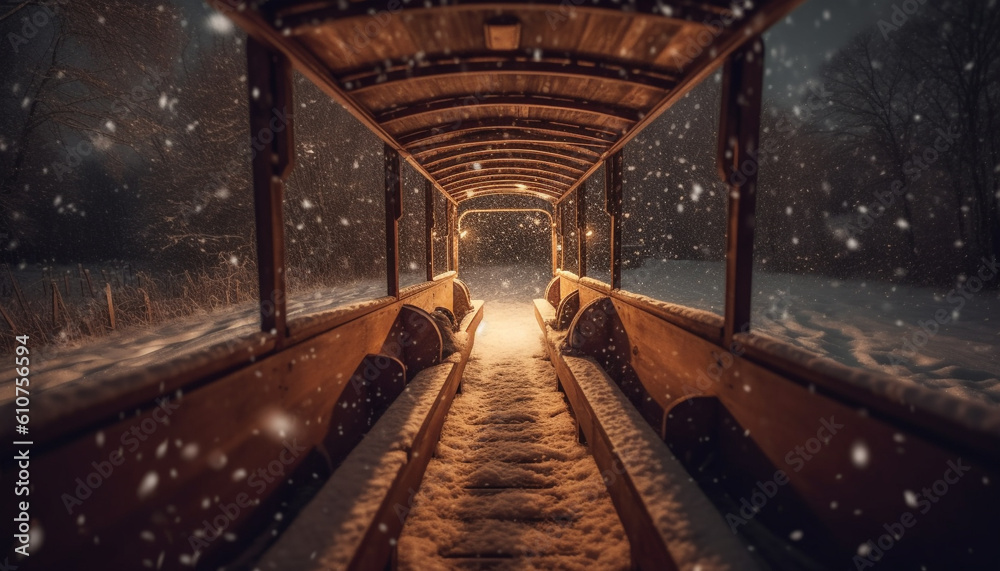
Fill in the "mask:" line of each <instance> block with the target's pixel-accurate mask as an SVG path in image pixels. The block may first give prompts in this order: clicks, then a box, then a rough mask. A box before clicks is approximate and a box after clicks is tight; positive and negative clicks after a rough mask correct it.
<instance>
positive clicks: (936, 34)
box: [753, 0, 1000, 403]
mask: <svg viewBox="0 0 1000 571" xmlns="http://www.w3.org/2000/svg"><path fill="white" fill-rule="evenodd" d="M810 4H811V5H812V6H813V8H814V9H815V10H822V9H826V10H835V9H840V8H841V3H838V2H834V1H833V0H817V2H816V3H810ZM929 4H934V5H936V7H935V8H934V9H932V8H931V7H930V6H928V8H927V9H924V10H922V11H920V12H918V13H917V14H914V15H913V16H912V17H911V18H910V20H908V21H907V23H906V26H904V27H901V28H900V29H899V30H898V31H894V32H893V34H892V36H891V37H890V39H889V40H886V38H885V37H884V36H883V34H882V33H881V32H879V30H878V26H877V21H878V18H879V16H878V15H877V14H872V17H871V18H870V19H864V18H862V19H855V20H852V19H844V18H839V19H834V20H833V21H831V22H829V23H824V26H826V27H828V28H830V30H831V34H828V35H826V36H823V38H826V40H825V41H826V42H827V44H828V45H827V44H823V45H822V46H820V47H821V48H822V49H824V50H825V51H826V53H828V56H827V57H826V58H822V59H821V58H814V59H808V58H807V57H805V55H803V54H802V52H803V50H802V49H795V48H796V46H801V45H802V44H803V40H802V38H801V36H800V34H801V32H800V31H799V30H798V28H797V27H795V26H792V25H789V24H787V23H783V24H779V25H777V26H776V27H775V28H774V29H773V31H772V32H771V33H770V34H769V36H768V38H767V42H768V43H767V45H768V46H769V58H768V63H767V71H768V74H769V75H768V77H769V79H768V81H767V86H766V90H765V110H766V112H765V114H764V117H763V134H762V141H761V148H762V149H763V153H762V159H761V161H760V162H761V165H760V190H759V193H758V202H757V237H756V247H755V272H754V300H753V301H754V306H753V327H754V329H755V330H757V331H758V332H761V333H764V334H767V335H770V336H773V337H776V338H778V339H780V340H782V341H785V342H787V343H790V344H792V345H795V346H797V347H800V348H802V349H805V350H807V351H810V352H813V353H816V354H818V355H822V356H825V357H828V358H831V359H834V360H836V361H839V362H840V363H843V364H845V365H850V366H854V367H861V368H865V369H870V370H874V371H878V372H882V373H888V374H891V375H894V376H897V377H899V378H901V379H905V380H906V381H909V382H914V383H917V384H921V385H924V386H928V387H935V388H940V389H941V390H944V391H947V392H949V393H951V394H953V395H959V396H963V397H968V398H971V399H977V400H980V401H985V402H991V403H997V402H1000V393H997V391H996V389H995V387H996V386H998V380H1000V352H998V351H997V350H996V343H997V336H996V331H997V323H998V322H1000V299H998V297H997V294H996V291H997V288H998V276H997V271H996V268H994V267H993V262H992V261H991V260H993V259H995V256H996V254H997V245H998V244H1000V240H998V238H997V235H998V233H1000V230H998V228H1000V221H998V219H997V209H996V195H995V192H996V188H998V187H1000V169H997V168H996V163H997V161H996V158H995V155H992V154H991V153H992V151H989V150H988V149H991V148H997V146H998V145H1000V130H997V129H996V121H997V119H996V114H995V113H994V112H993V111H992V110H993V109H995V108H996V107H997V105H998V104H1000V92H997V91H996V90H995V89H988V90H987V89H985V87H984V88H983V89H982V90H980V91H978V92H976V93H975V94H969V93H965V94H964V95H963V93H964V92H962V91H961V90H962V89H964V87H959V86H966V85H970V82H971V84H976V82H977V81H980V80H983V81H984V82H983V83H980V84H979V85H982V86H985V85H987V83H988V82H986V81H985V77H986V75H985V74H990V73H995V70H996V65H995V64H996V62H995V60H991V59H989V57H988V56H985V55H979V54H983V52H982V51H980V50H979V49H978V48H976V46H977V45H978V44H977V42H979V41H981V40H982V41H985V38H986V37H987V36H984V35H979V34H971V35H966V34H948V33H945V32H946V31H947V30H949V29H966V27H967V26H970V25H971V26H972V27H975V26H977V25H978V24H977V23H976V16H975V12H973V10H974V6H975V4H974V3H955V4H951V5H950V6H949V7H948V8H947V9H942V7H943V6H944V3H943V2H939V1H932V2H930V3H929ZM817 13H818V12H817ZM858 22H862V25H861V26H859V25H858V24H857V23H858ZM865 25H866V26H867V28H864V26H865ZM858 28H862V29H858ZM834 31H835V32H834ZM823 38H817V39H814V40H813V42H814V43H822V42H821V40H823ZM830 38H836V40H831V39H830ZM812 51H816V50H812ZM950 53H969V54H972V55H969V56H968V57H966V58H964V59H961V61H959V59H951V58H949V57H948V55H947V54H950ZM873 69H875V70H877V71H876V72H874V73H873V72H871V70H873ZM873 116H877V117H885V118H886V120H884V121H881V122H876V121H873V120H872V119H871V117H873Z"/></svg>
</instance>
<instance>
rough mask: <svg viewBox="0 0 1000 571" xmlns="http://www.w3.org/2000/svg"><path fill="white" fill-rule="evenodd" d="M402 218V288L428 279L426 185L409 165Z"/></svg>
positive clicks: (400, 262) (405, 174)
mask: <svg viewBox="0 0 1000 571" xmlns="http://www.w3.org/2000/svg"><path fill="white" fill-rule="evenodd" d="M402 168H403V217H402V218H401V219H400V220H399V285H400V287H406V286H408V285H413V284H418V283H420V282H423V281H425V280H426V279H427V235H426V234H427V223H426V220H427V210H426V204H427V203H426V200H425V197H426V195H425V194H424V182H425V181H426V180H427V179H425V178H424V176H423V175H421V174H420V173H419V172H417V170H416V169H415V168H413V167H412V166H410V164H409V163H406V162H404V163H403V166H402Z"/></svg>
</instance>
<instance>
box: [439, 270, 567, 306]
mask: <svg viewBox="0 0 1000 571" xmlns="http://www.w3.org/2000/svg"><path fill="white" fill-rule="evenodd" d="M458 277H459V278H460V279H461V280H462V281H464V282H465V285H467V286H469V291H470V292H472V298H473V299H485V300H487V301H531V300H532V299H535V298H539V297H542V296H543V295H545V286H546V285H548V283H549V281H550V280H551V279H552V268H551V266H548V265H519V266H513V265H510V266H507V265H505V266H479V265H471V264H469V265H459V275H458Z"/></svg>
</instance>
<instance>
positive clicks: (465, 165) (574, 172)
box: [427, 151, 589, 181]
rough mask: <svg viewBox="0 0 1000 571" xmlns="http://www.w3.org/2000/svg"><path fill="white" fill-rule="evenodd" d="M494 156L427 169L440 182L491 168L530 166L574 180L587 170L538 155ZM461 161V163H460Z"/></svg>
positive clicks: (452, 162) (459, 158) (462, 160)
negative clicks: (553, 171)
mask: <svg viewBox="0 0 1000 571" xmlns="http://www.w3.org/2000/svg"><path fill="white" fill-rule="evenodd" d="M490 153H491V154H492V155H494V156H492V157H490V158H482V159H479V160H474V159H472V158H467V157H464V156H463V157H456V158H455V159H452V161H450V162H451V164H449V165H442V166H441V167H439V168H434V169H427V170H428V171H430V173H431V174H433V175H434V177H435V178H437V180H438V181H441V180H443V177H448V176H451V174H449V173H455V172H458V173H462V172H481V171H484V170H487V169H489V168H491V167H492V168H505V167H508V168H509V166H510V165H511V164H515V165H529V166H532V167H535V168H536V169H537V168H538V167H544V169H545V170H546V172H547V169H554V170H555V169H558V170H561V171H562V172H564V173H569V175H570V176H572V178H573V180H576V177H578V176H580V175H582V174H583V173H584V172H585V171H586V170H587V169H585V168H582V167H580V166H569V165H566V164H563V163H561V162H559V159H541V158H537V157H538V155H530V154H529V155H506V156H496V155H498V154H500V152H499V151H490ZM459 161H461V162H459ZM588 166H589V165H588Z"/></svg>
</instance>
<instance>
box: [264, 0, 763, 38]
mask: <svg viewBox="0 0 1000 571" xmlns="http://www.w3.org/2000/svg"><path fill="white" fill-rule="evenodd" d="M386 6H387V5H386V3H385V1H384V0H360V1H356V2H339V1H334V0H288V1H286V2H283V3H281V5H280V7H279V8H278V9H276V10H274V12H273V13H272V21H274V22H275V25H276V26H277V27H280V28H287V29H291V30H293V31H295V33H301V30H300V28H304V27H313V26H319V25H322V24H323V23H325V22H328V21H330V20H344V19H347V18H365V17H370V16H369V15H370V14H376V13H378V12H380V11H382V12H385V11H386ZM396 7H397V8H396V10H395V12H397V13H398V12H399V11H403V10H405V11H423V10H433V11H438V12H442V13H444V12H458V11H469V10H495V11H497V12H500V11H503V10H506V11H517V10H525V11H528V10H531V11H545V12H547V13H551V14H555V15H556V16H557V17H559V18H569V17H570V16H569V14H570V11H571V10H572V11H573V12H580V13H585V14H601V13H607V14H612V15H620V14H621V13H622V10H623V4H622V3H621V2H620V1H615V0H592V1H589V2H580V3H577V2H573V5H570V4H569V3H567V2H566V0H539V1H534V2H530V3H521V2H517V3H515V2H497V1H496V0H464V1H463V2H462V3H460V4H458V3H446V4H442V5H436V4H427V3H422V2H410V3H403V2H400V3H397V4H396ZM627 7H628V9H629V10H630V11H632V12H635V13H637V14H640V15H644V16H654V17H656V18H665V19H667V18H668V19H670V20H673V21H675V22H677V23H678V24H689V23H691V22H698V23H700V22H703V21H704V20H706V19H713V18H717V17H719V16H720V15H722V14H724V13H725V12H726V10H727V8H726V7H723V6H719V5H715V4H711V3H708V2H690V1H684V2H671V5H670V7H669V12H664V10H663V8H664V4H663V2H662V1H657V0H638V1H632V2H629V3H628V4H627ZM386 13H388V12H386ZM753 13H754V11H753V10H747V16H746V17H745V19H749V16H751V15H752V14H753ZM560 21H561V20H560Z"/></svg>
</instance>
